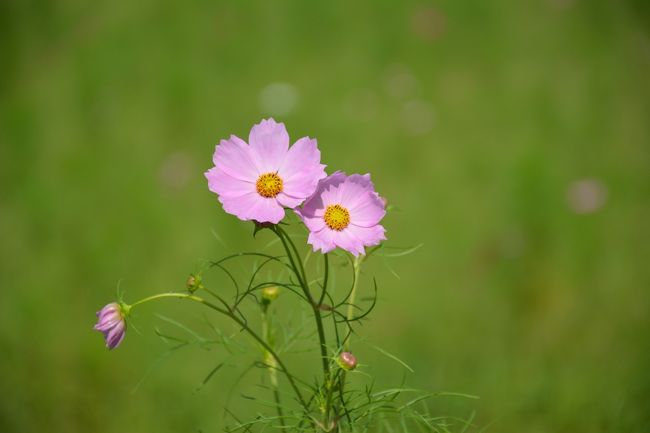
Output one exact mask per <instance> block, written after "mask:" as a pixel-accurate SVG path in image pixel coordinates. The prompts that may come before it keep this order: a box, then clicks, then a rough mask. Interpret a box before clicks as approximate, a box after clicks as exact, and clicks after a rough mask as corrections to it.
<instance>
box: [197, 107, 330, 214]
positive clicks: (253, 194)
mask: <svg viewBox="0 0 650 433" xmlns="http://www.w3.org/2000/svg"><path fill="white" fill-rule="evenodd" d="M212 161H213V162H214V167H213V168H211V169H210V170H208V171H207V172H206V173H205V177H206V178H207V179H208V187H209V189H210V191H212V192H214V193H216V194H217V195H218V196H219V201H220V202H221V204H222V205H223V208H224V210H225V211H226V212H228V213H230V214H233V215H235V216H237V217H238V218H239V219H241V220H243V221H251V220H253V221H257V222H260V223H272V224H277V223H279V222H280V220H282V218H284V208H290V209H294V208H296V207H297V206H300V204H301V203H302V202H303V201H304V200H305V199H306V198H307V197H309V196H310V195H311V194H312V193H313V192H314V191H315V190H316V185H318V181H319V180H320V179H322V178H324V177H325V176H326V174H325V166H324V165H322V164H321V163H320V151H319V150H318V147H317V146H316V140H315V139H312V138H309V137H303V138H301V139H299V140H298V141H296V142H295V143H294V144H293V146H291V147H289V134H288V133H287V130H286V129H285V127H284V124H283V123H276V121H275V120H273V119H268V120H262V121H261V122H260V123H258V124H257V125H255V126H253V128H252V129H251V132H250V135H249V136H248V143H246V142H245V141H244V140H242V139H241V138H239V137H236V136H234V135H231V136H230V138H229V139H228V140H221V142H220V143H219V145H218V146H217V147H216V149H215V152H214V156H213V158H212Z"/></svg>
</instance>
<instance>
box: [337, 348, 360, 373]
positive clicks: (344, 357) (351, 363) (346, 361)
mask: <svg viewBox="0 0 650 433" xmlns="http://www.w3.org/2000/svg"><path fill="white" fill-rule="evenodd" d="M336 362H337V363H338V365H339V367H341V368H342V369H343V370H347V371H352V370H354V369H355V368H357V358H356V357H355V356H354V355H353V354H351V353H350V352H341V354H340V355H339V357H338V358H337V360H336Z"/></svg>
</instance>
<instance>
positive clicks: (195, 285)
mask: <svg viewBox="0 0 650 433" xmlns="http://www.w3.org/2000/svg"><path fill="white" fill-rule="evenodd" d="M185 286H186V287H187V290H189V291H190V292H192V293H194V292H196V291H197V290H199V289H201V288H203V284H202V283H201V276H200V275H191V274H190V276H189V277H187V282H186V283H185Z"/></svg>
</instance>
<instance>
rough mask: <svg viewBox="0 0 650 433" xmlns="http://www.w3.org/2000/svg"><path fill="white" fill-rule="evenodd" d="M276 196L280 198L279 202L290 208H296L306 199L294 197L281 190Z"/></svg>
mask: <svg viewBox="0 0 650 433" xmlns="http://www.w3.org/2000/svg"><path fill="white" fill-rule="evenodd" d="M275 198H276V199H277V200H278V203H280V204H281V205H282V206H284V207H288V208H289V209H295V208H297V207H298V206H300V203H302V202H303V201H305V199H304V198H294V197H291V196H289V195H287V194H285V193H284V192H281V193H280V194H278V195H277V196H276V197H275Z"/></svg>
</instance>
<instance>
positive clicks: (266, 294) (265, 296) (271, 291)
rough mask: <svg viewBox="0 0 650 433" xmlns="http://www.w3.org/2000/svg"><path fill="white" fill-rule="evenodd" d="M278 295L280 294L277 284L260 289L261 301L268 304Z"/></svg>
mask: <svg viewBox="0 0 650 433" xmlns="http://www.w3.org/2000/svg"><path fill="white" fill-rule="evenodd" d="M279 295H280V288H279V287H277V286H269V287H264V288H263V289H262V303H263V304H266V305H268V304H270V303H271V302H273V301H275V300H276V299H277V298H278V296H279Z"/></svg>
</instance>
